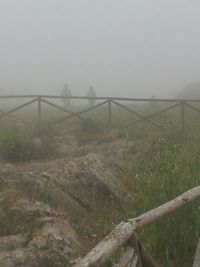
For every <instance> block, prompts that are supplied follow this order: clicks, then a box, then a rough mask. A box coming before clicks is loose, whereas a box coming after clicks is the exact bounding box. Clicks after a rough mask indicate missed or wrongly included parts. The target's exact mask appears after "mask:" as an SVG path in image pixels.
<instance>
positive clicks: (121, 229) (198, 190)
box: [75, 186, 200, 267]
mask: <svg viewBox="0 0 200 267" xmlns="http://www.w3.org/2000/svg"><path fill="white" fill-rule="evenodd" d="M198 197H200V186H197V187H194V188H192V189H191V190H189V191H187V192H185V193H183V194H182V195H180V196H178V197H177V198H175V199H173V200H171V201H169V202H167V203H165V204H163V205H161V206H160V207H158V208H155V209H153V210H150V211H148V212H146V213H144V214H142V215H140V216H138V217H136V218H133V219H129V220H126V221H124V222H121V223H120V224H119V225H118V226H117V227H116V228H115V229H114V230H113V231H112V232H111V233H110V234H109V235H108V236H107V237H106V238H104V239H103V240H102V241H101V242H100V243H99V244H97V245H96V247H95V248H94V249H92V250H91V251H90V252H89V253H88V254H87V255H86V256H85V257H84V258H82V259H81V260H80V261H79V262H78V263H77V264H76V265H75V266H76V267H94V266H101V265H102V264H103V263H104V262H105V261H106V260H107V259H108V258H109V257H110V256H111V255H112V254H113V253H114V252H115V251H116V250H117V249H118V248H120V247H121V246H123V245H124V244H125V243H126V242H127V240H128V239H129V238H130V237H131V236H132V235H133V234H134V233H135V232H136V231H138V230H141V229H143V228H144V227H145V226H147V225H150V224H151V223H153V222H155V221H156V220H158V219H160V218H163V217H164V216H166V215H168V214H170V213H172V212H174V211H176V210H177V209H179V208H181V207H183V206H185V205H186V204H187V203H190V202H192V201H193V200H195V199H197V198H198Z"/></svg>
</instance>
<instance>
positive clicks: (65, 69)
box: [0, 0, 200, 97]
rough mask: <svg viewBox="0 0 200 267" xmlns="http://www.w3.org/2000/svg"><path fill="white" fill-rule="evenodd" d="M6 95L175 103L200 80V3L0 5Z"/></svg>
mask: <svg viewBox="0 0 200 267" xmlns="http://www.w3.org/2000/svg"><path fill="white" fill-rule="evenodd" d="M0 36H1V38H0V90H1V92H0V94H5V93H27V94H28V93H49V94H60V91H61V89H62V87H63V84H64V83H68V84H69V87H70V88H71V90H72V94H74V95H85V94H86V91H87V89H88V87H89V86H90V85H93V86H94V87H95V88H96V91H97V94H98V95H99V96H103V95H106V96H109V95H110V96H127V97H128V96H130V97H140V96H145V97H150V96H152V95H156V96H164V97H168V96H170V94H171V93H172V92H175V91H177V90H179V89H180V88H181V87H183V86H184V85H185V84H187V83H190V82H196V81H200V1H199V0H0Z"/></svg>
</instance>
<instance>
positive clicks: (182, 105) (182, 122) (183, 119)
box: [181, 101, 185, 133]
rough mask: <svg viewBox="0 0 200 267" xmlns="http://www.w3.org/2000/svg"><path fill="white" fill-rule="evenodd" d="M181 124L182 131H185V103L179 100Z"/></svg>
mask: <svg viewBox="0 0 200 267" xmlns="http://www.w3.org/2000/svg"><path fill="white" fill-rule="evenodd" d="M181 125H182V131H183V133H184V132H185V103H184V102H183V101H182V102H181Z"/></svg>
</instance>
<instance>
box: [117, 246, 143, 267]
mask: <svg viewBox="0 0 200 267" xmlns="http://www.w3.org/2000/svg"><path fill="white" fill-rule="evenodd" d="M137 263H138V256H137V254H136V253H135V251H134V249H133V248H132V247H129V246H125V247H123V248H122V254H121V257H120V259H119V262H118V263H117V264H114V265H113V267H124V266H126V267H137Z"/></svg>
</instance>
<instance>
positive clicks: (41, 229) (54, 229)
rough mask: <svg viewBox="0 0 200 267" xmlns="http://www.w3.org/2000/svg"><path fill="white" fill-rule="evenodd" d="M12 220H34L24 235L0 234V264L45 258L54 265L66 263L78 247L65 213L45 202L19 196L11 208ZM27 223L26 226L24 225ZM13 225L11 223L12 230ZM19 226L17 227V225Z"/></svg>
mask: <svg viewBox="0 0 200 267" xmlns="http://www.w3.org/2000/svg"><path fill="white" fill-rule="evenodd" d="M11 213H13V218H15V221H19V218H21V223H23V218H25V223H27V220H26V219H27V218H29V220H31V221H34V228H33V229H31V228H30V227H31V226H32V225H31V224H30V226H27V225H26V227H27V231H28V233H27V234H26V235H22V234H19V235H15V236H6V237H1V238H0V266H6V267H16V266H24V267H25V266H26V267H29V266H30V267H32V266H41V267H42V266H44V264H45V262H51V263H53V262H54V263H56V266H68V264H69V261H70V259H71V257H72V255H75V254H76V253H77V251H78V249H79V248H80V245H79V241H78V238H77V236H76V233H75V232H74V230H73V229H72V228H71V226H70V224H69V221H68V218H67V216H66V214H65V213H63V212H62V213H61V212H58V211H56V210H54V209H52V208H50V207H49V206H48V205H44V204H42V203H39V202H36V203H31V202H28V201H26V200H22V199H21V200H19V201H17V203H16V204H15V205H14V207H13V208H12V209H11ZM28 227H29V229H28ZM15 228H16V226H15V225H13V230H16V229H15ZM17 228H19V227H17Z"/></svg>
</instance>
